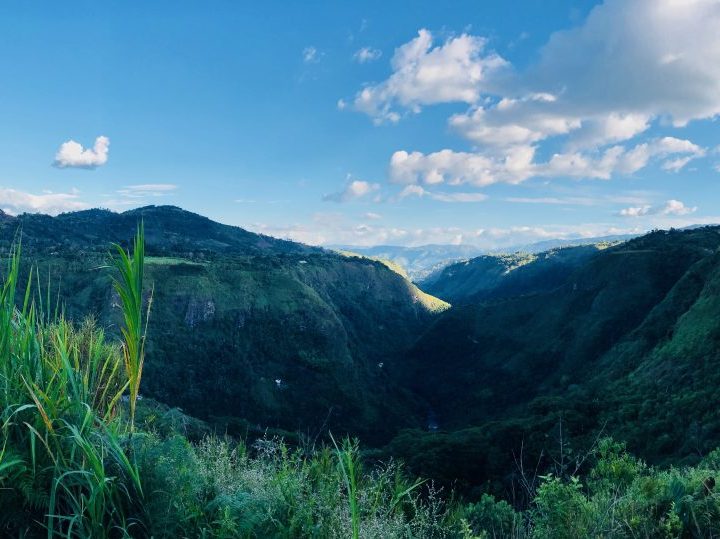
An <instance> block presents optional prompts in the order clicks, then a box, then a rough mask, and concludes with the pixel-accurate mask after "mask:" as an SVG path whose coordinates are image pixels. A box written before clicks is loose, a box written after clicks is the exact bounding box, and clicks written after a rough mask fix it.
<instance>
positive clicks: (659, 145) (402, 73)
mask: <svg viewBox="0 0 720 539" xmlns="http://www.w3.org/2000/svg"><path fill="white" fill-rule="evenodd" d="M718 28H720V0H687V1H681V0H605V1H604V2H603V3H601V4H599V5H598V6H596V7H595V8H594V9H593V10H592V11H591V12H590V14H589V16H588V17H587V19H586V20H585V21H583V22H582V23H581V24H580V25H578V26H576V27H574V28H572V29H570V30H564V31H559V32H556V33H554V34H552V35H551V37H550V39H549V40H548V42H547V43H546V45H545V46H544V47H542V48H541V49H540V50H539V51H538V54H537V56H536V57H537V60H535V61H534V62H531V63H530V64H529V65H528V66H523V67H519V68H514V67H513V66H511V65H510V64H509V63H508V62H506V61H505V60H504V59H503V58H501V57H500V56H498V55H497V54H495V53H492V52H489V51H488V50H487V49H488V46H487V40H486V39H485V38H483V37H481V36H473V35H469V34H462V35H460V36H458V37H453V38H450V39H448V40H446V41H445V42H444V43H440V44H435V43H434V42H433V35H432V34H431V33H430V32H429V31H427V30H420V31H419V33H418V36H417V37H415V38H414V39H412V40H410V41H408V42H407V43H405V44H404V45H402V46H400V47H398V48H397V49H396V51H395V54H394V56H393V58H392V62H391V67H392V74H391V75H390V76H389V77H388V78H387V79H386V80H385V81H383V82H381V83H379V84H375V85H370V86H367V87H365V88H363V89H362V90H360V91H359V92H358V93H357V94H356V96H355V98H354V101H353V102H352V106H353V107H354V108H355V109H356V110H359V111H361V112H364V113H366V114H368V115H370V116H371V117H372V118H373V120H374V121H375V122H376V123H381V122H384V121H390V122H396V121H399V120H400V119H401V118H402V116H403V115H404V114H407V113H413V112H418V111H420V109H421V108H422V107H424V106H427V105H432V104H438V103H461V104H467V105H469V107H468V110H466V111H464V112H459V113H455V114H453V115H451V116H450V117H449V119H448V124H449V126H450V128H451V129H452V130H453V131H455V132H456V133H458V134H460V135H461V136H462V137H464V138H465V139H466V140H467V141H469V142H470V143H471V144H472V147H471V148H470V149H469V150H467V149H466V150H463V151H457V150H455V149H447V148H446V149H441V150H439V151H435V152H429V153H421V152H417V151H410V150H407V151H406V150H401V151H397V152H395V153H394V154H393V156H392V158H391V162H390V179H391V180H392V181H393V182H396V183H401V184H421V185H426V186H432V185H438V184H442V183H446V184H450V185H459V184H468V185H473V186H477V187H483V186H487V185H491V184H495V183H509V184H516V183H520V182H523V181H525V180H527V179H529V178H533V177H542V178H548V179H552V178H561V177H566V178H577V179H581V178H594V179H604V180H607V179H610V178H612V177H613V176H616V175H630V174H634V173H636V172H638V171H640V170H642V169H643V168H645V167H646V166H648V165H649V164H651V163H656V164H657V165H658V166H659V167H660V168H661V169H662V170H664V171H666V172H679V171H681V170H683V169H684V168H685V167H686V166H687V165H688V163H690V162H691V161H692V160H694V159H698V158H701V157H703V156H705V155H707V153H708V152H707V150H706V149H704V148H701V147H699V146H698V145H696V144H694V143H693V142H691V141H689V140H683V139H682V138H680V137H672V136H665V137H659V138H652V139H648V138H647V135H646V134H647V133H648V132H649V130H650V129H657V130H660V129H663V130H668V129H679V128H682V127H683V126H685V125H686V124H687V123H688V122H690V121H693V120H710V119H714V118H716V117H717V116H719V115H720V32H718ZM347 106H349V103H347V102H345V101H341V108H344V107H347ZM643 136H644V138H642V137H643ZM653 136H654V137H655V135H653ZM550 144H552V148H553V149H554V151H555V153H554V154H553V155H551V156H550V157H549V158H547V159H544V160H538V159H537V158H536V156H538V155H541V154H546V153H547V152H546V151H543V150H546V149H547V145H550Z"/></svg>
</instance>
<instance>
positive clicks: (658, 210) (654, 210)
mask: <svg viewBox="0 0 720 539" xmlns="http://www.w3.org/2000/svg"><path fill="white" fill-rule="evenodd" d="M696 211H697V207H696V206H693V207H688V206H686V205H685V203H684V202H681V201H680V200H675V199H671V200H668V201H667V202H665V205H663V206H650V205H649V204H645V205H642V206H631V207H629V208H624V209H622V210H620V211H619V212H618V215H620V216H621V217H645V216H647V215H665V216H683V215H690V214H691V213H695V212H696Z"/></svg>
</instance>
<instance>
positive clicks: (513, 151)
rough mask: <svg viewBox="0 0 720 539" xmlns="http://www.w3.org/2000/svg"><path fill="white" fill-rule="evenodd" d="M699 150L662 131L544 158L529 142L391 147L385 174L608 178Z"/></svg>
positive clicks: (473, 179) (482, 179)
mask: <svg viewBox="0 0 720 539" xmlns="http://www.w3.org/2000/svg"><path fill="white" fill-rule="evenodd" d="M704 154H705V150H704V149H703V148H700V147H699V146H697V145H696V144H693V143H692V142H690V141H688V140H682V139H677V138H674V137H664V138H661V139H655V140H651V141H648V142H645V143H642V144H638V145H636V146H634V147H633V148H631V149H626V148H625V147H623V146H619V145H616V146H611V147H609V148H606V149H604V150H602V151H600V152H592V153H588V152H570V153H556V154H554V155H552V156H551V157H550V159H549V160H547V161H545V162H537V161H535V147H534V146H522V145H518V146H513V147H510V148H507V150H506V151H505V153H504V154H502V155H499V156H498V155H488V154H482V153H472V152H455V151H452V150H449V149H445V150H441V151H439V152H434V153H430V154H423V153H421V152H411V153H408V152H406V151H402V150H400V151H397V152H395V153H394V154H393V155H392V157H391V159H390V179H391V181H393V182H395V183H402V184H425V185H436V184H442V183H447V184H450V185H461V184H469V185H474V186H476V187H485V186H487V185H492V184H496V183H509V184H517V183H521V182H523V181H525V180H527V179H529V178H532V177H544V178H558V177H565V178H577V179H582V178H589V179H600V180H608V179H610V178H611V177H612V176H613V175H616V174H633V173H635V172H637V171H639V170H641V169H642V168H644V167H646V166H647V165H648V163H649V162H650V161H651V160H652V159H665V158H667V157H670V156H676V158H675V159H672V160H669V161H666V162H665V163H664V165H663V166H664V167H665V168H670V167H675V168H674V169H675V170H677V169H679V168H682V166H684V165H685V164H687V163H688V162H689V161H690V160H691V159H695V158H697V157H701V156H703V155H704Z"/></svg>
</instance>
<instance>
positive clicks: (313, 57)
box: [302, 46, 322, 64]
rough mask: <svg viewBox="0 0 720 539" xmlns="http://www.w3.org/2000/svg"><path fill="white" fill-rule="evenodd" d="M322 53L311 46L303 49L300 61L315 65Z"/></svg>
mask: <svg viewBox="0 0 720 539" xmlns="http://www.w3.org/2000/svg"><path fill="white" fill-rule="evenodd" d="M321 56H322V53H321V52H320V51H318V50H317V49H316V48H315V47H313V46H308V47H305V48H304V49H303V51H302V59H303V62H305V63H306V64H315V63H317V62H319V61H320V57H321Z"/></svg>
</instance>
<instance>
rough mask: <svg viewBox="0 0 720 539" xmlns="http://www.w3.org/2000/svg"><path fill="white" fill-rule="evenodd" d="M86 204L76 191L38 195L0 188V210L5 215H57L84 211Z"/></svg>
mask: <svg viewBox="0 0 720 539" xmlns="http://www.w3.org/2000/svg"><path fill="white" fill-rule="evenodd" d="M88 207H89V205H88V204H86V203H84V202H82V201H81V200H80V199H79V194H78V193H77V192H76V191H73V192H71V193H52V192H45V193H42V194H40V195H36V194H33V193H27V192H24V191H18V190H16V189H6V188H0V208H2V210H3V211H5V212H6V213H9V214H12V215H16V214H19V213H25V212H27V213H47V214H50V215H57V214H58V213H63V212H67V211H77V210H84V209H87V208H88Z"/></svg>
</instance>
